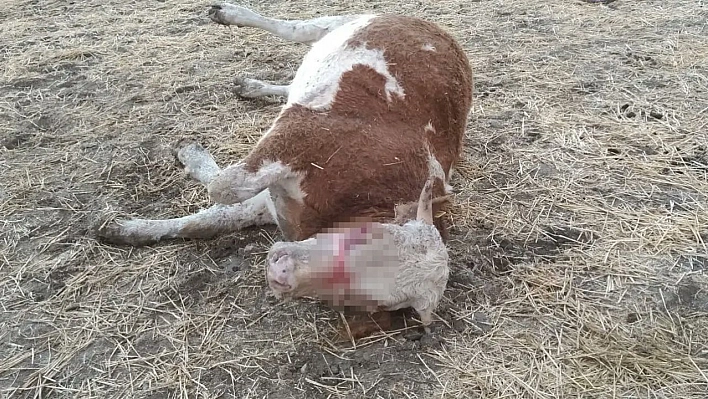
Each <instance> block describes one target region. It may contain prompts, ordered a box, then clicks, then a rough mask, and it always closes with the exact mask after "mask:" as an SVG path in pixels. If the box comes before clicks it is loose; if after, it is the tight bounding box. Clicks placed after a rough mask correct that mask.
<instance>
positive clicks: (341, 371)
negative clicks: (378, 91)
mask: <svg viewBox="0 0 708 399" xmlns="http://www.w3.org/2000/svg"><path fill="white" fill-rule="evenodd" d="M210 4H211V3H204V2H196V3H195V2H190V1H185V0H174V1H169V2H167V1H164V0H158V1H152V2H138V1H131V0H123V1H117V0H103V1H95V0H85V1H80V2H79V1H76V2H74V1H55V0H43V1H38V0H5V1H4V3H3V6H2V7H0V23H1V26H2V28H1V29H0V50H1V52H2V60H1V61H0V63H1V67H0V77H1V79H0V226H1V231H0V305H1V306H2V308H1V312H0V392H2V395H3V397H17V398H25V397H27V398H40V397H41V398H60V397H67V398H108V397H110V398H187V397H189V398H197V397H198V398H231V397H235V398H251V397H253V398H255V397H258V398H265V397H270V398H320V397H322V398H329V397H366V398H379V397H380V398H394V397H395V398H402V397H407V398H414V397H418V398H429V397H456V398H457V397H460V398H503V397H513V398H517V397H519V398H575V397H582V398H609V397H613V398H614V397H622V398H635V397H636V398H639V397H641V398H679V397H680V398H705V397H707V395H708V248H707V245H706V242H707V241H708V198H707V196H708V25H707V24H708V22H707V21H708V3H706V2H705V1H703V0H673V1H654V0H646V1H641V2H632V1H624V0H617V1H613V2H610V3H608V4H602V3H592V2H587V1H582V0H577V1H572V0H562V1H561V0H557V1H546V2H538V1H530V0H518V1H511V0H481V1H467V0H443V1H427V0H420V1H414V2H395V1H381V0H362V1H357V2H334V1H329V0H320V1H314V0H312V1H307V0H297V1H281V0H274V1H270V2H249V3H243V5H246V6H248V7H253V8H254V9H256V10H257V11H259V12H262V13H264V14H266V15H271V16H274V17H280V18H312V17H316V16H321V15H334V14H343V13H360V12H377V13H383V12H395V13H403V14H409V15H416V16H420V17H423V18H426V19H429V20H432V21H435V22H437V23H439V24H440V25H441V26H443V27H445V28H446V29H448V30H449V31H450V32H452V33H453V34H454V35H455V36H456V37H457V38H458V39H459V41H460V43H461V44H462V45H463V46H464V48H465V49H466V51H467V53H468V55H469V58H470V62H471V63H472V66H473V69H474V71H475V77H476V81H475V96H474V109H473V112H472V113H471V115H470V121H469V125H468V133H467V137H466V141H465V147H466V148H465V159H464V162H463V165H462V166H461V167H460V168H459V172H458V174H457V175H456V176H455V178H454V180H453V186H454V187H455V191H456V194H455V198H454V202H455V205H454V207H453V209H452V211H451V217H452V220H453V221H454V224H455V225H454V228H453V230H452V235H451V240H450V242H449V247H450V251H451V255H452V262H453V264H452V275H451V279H450V282H449V287H448V290H447V291H446V294H445V299H444V301H443V303H442V305H441V306H440V308H439V309H438V311H437V313H436V314H437V321H436V323H435V328H434V331H433V334H431V335H429V336H428V335H422V334H421V333H420V331H419V330H418V329H417V327H415V326H410V327H406V326H405V325H404V326H402V328H401V329H400V330H399V331H396V332H393V333H386V334H384V333H381V334H377V335H375V336H373V337H370V338H367V339H364V340H362V341H360V342H356V343H346V342H345V343H342V342H336V341H335V340H334V339H333V336H334V333H335V329H336V327H337V325H338V323H339V322H340V317H339V315H338V314H337V313H335V312H333V311H331V310H329V309H327V308H326V307H324V306H322V305H320V304H318V303H315V302H307V301H302V302H288V303H278V302H277V301H275V300H274V299H273V298H272V297H269V296H268V295H267V289H266V283H265V278H264V273H263V258H264V255H265V252H266V251H267V249H268V247H269V244H270V242H272V240H276V239H278V238H279V237H278V232H277V231H276V230H275V229H274V228H266V229H261V228H252V229H247V230H244V231H242V232H240V233H238V234H234V235H230V236H226V237H221V238H218V239H214V240H195V241H182V240H179V241H172V242H165V243H161V244H159V245H153V246H150V247H143V248H130V247H118V246H111V245H106V244H103V243H101V242H99V241H98V240H97V238H96V235H95V233H94V228H95V227H96V224H97V223H99V222H100V221H102V220H104V219H105V218H106V217H113V216H116V215H118V216H122V217H125V216H137V217H150V218H161V217H177V216H183V215H186V214H189V213H192V212H195V211H197V210H198V209H200V208H203V207H206V206H208V204H209V202H208V198H207V195H206V193H205V190H204V189H203V188H202V187H200V186H199V185H198V183H195V182H192V181H191V180H189V179H188V178H186V177H185V175H184V173H183V172H182V170H181V168H180V167H179V165H178V163H177V162H176V160H175V158H174V156H173V155H172V153H171V146H172V145H174V143H176V142H177V141H178V140H179V139H180V138H183V137H190V138H193V139H195V140H197V141H199V142H201V143H202V144H203V145H204V146H205V147H206V148H207V149H208V150H209V151H211V152H212V153H213V154H214V155H215V158H216V159H217V161H218V162H219V163H220V165H227V164H229V163H231V162H233V161H235V160H237V159H238V158H239V157H241V156H243V155H244V154H245V153H246V152H247V151H248V149H249V148H250V147H251V146H252V145H253V144H254V143H255V141H256V140H257V138H258V137H259V135H260V134H261V133H262V132H263V131H264V130H265V129H267V128H268V127H269V125H270V123H271V122H272V120H273V118H274V116H275V115H276V114H277V112H278V109H279V107H280V105H281V104H282V101H281V100H279V99H276V98H273V99H264V100H257V101H251V100H243V99H240V98H238V97H237V96H235V95H234V94H233V92H232V89H233V85H234V79H235V78H236V77H237V76H248V77H253V78H259V79H265V80H269V81H272V82H287V81H289V80H290V79H292V77H293V75H294V72H295V70H296V68H297V67H298V65H299V62H300V59H301V57H302V55H303V54H304V53H305V52H306V51H307V47H306V46H304V45H299V44H293V43H287V42H285V41H283V40H280V39H278V38H276V37H274V36H272V35H270V34H268V33H266V32H262V31H258V30H255V29H246V28H243V29H235V28H234V29H229V28H226V27H223V26H218V25H216V24H214V23H212V22H211V21H209V19H208V18H207V14H206V12H207V9H208V7H209V6H210ZM421 78H424V77H421ZM410 316H411V315H409V317H407V318H405V319H402V320H403V322H405V323H406V324H408V323H409V321H410V318H411V317H410ZM412 317H413V318H414V317H415V315H412Z"/></svg>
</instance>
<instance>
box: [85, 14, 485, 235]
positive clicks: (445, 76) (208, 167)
mask: <svg viewBox="0 0 708 399" xmlns="http://www.w3.org/2000/svg"><path fill="white" fill-rule="evenodd" d="M209 16H210V18H211V19H212V20H213V21H215V22H217V23H220V24H225V25H235V26H239V27H254V28H260V29H264V30H266V31H269V32H271V33H273V34H275V35H277V36H279V37H281V38H283V39H286V40H291V41H295V42H301V43H307V44H311V45H312V46H311V49H310V51H309V52H308V53H307V55H306V56H305V57H304V59H303V61H302V64H301V66H300V67H299V69H298V70H297V73H296V75H295V78H294V79H293V81H292V82H291V83H290V84H289V85H284V86H278V85H273V84H269V83H265V82H261V81H257V80H252V79H239V81H238V84H239V87H238V90H239V91H240V93H239V94H240V95H241V96H243V97H248V98H254V97H260V96H267V95H278V96H287V102H286V104H285V105H284V106H283V108H282V110H281V112H280V114H279V115H278V117H277V118H276V119H275V121H274V122H273V125H272V127H271V128H270V129H269V130H268V131H267V132H266V133H265V134H264V135H263V136H262V137H261V139H260V141H259V142H258V143H257V144H256V146H255V147H254V148H253V150H252V151H251V152H250V153H249V154H248V155H247V156H246V157H245V158H244V159H242V160H240V161H239V162H237V163H235V164H232V165H230V166H228V167H226V168H224V169H221V168H220V167H219V166H217V164H216V162H215V161H214V159H213V158H212V157H211V155H209V154H208V153H207V152H206V150H204V149H203V148H202V147H201V146H200V145H198V144H190V145H187V146H185V147H183V148H182V149H181V150H180V151H179V153H178V158H179V159H180V161H181V162H182V163H183V164H184V166H185V169H186V171H187V173H188V174H189V175H190V176H191V177H193V178H195V179H196V180H198V181H200V182H201V183H203V184H204V185H205V186H206V188H207V190H208V192H209V195H210V198H211V199H212V200H213V201H214V202H215V204H214V205H213V206H211V207H209V208H207V209H204V210H202V211H200V212H198V213H195V214H192V215H188V216H185V217H181V218H175V219H163V220H151V219H132V220H125V221H118V222H112V223H110V224H107V225H106V226H104V227H102V228H101V229H100V230H99V235H100V236H102V237H103V238H104V239H105V240H107V241H109V242H113V243H123V244H130V245H145V244H150V243H155V242H157V241H160V240H164V239H170V238H209V237H214V236H216V235H219V234H226V233H230V232H234V231H236V230H238V229H241V228H244V227H246V226H252V225H264V224H273V223H275V224H277V226H278V227H279V229H280V230H281V232H282V234H283V236H284V239H285V240H290V241H298V240H304V239H307V238H309V237H311V236H313V235H314V234H316V233H318V232H320V231H322V230H323V229H325V228H329V227H331V226H333V225H336V224H337V223H339V222H346V221H349V220H352V219H358V220H361V219H369V220H372V221H390V220H392V219H393V217H394V207H395V206H396V205H400V204H406V203H416V202H417V200H418V197H419V194H420V193H421V189H422V188H423V186H424V185H425V183H426V180H427V179H428V177H429V170H430V168H431V166H435V167H441V168H442V170H443V171H444V175H445V178H444V179H437V181H436V184H435V186H434V189H433V191H434V193H433V195H434V196H435V197H442V196H444V195H446V194H448V192H449V191H448V190H449V179H450V173H451V172H452V168H453V166H454V165H455V163H456V161H457V160H458V158H459V156H460V152H461V146H462V139H463V134H464V131H465V126H466V123H467V116H468V113H469V111H470V107H471V98H472V71H471V68H470V64H469V61H468V59H467V57H466V55H465V53H464V52H463V51H462V49H461V48H460V46H459V45H458V44H457V43H456V41H455V40H454V39H453V37H451V36H450V35H449V34H448V33H446V32H445V31H443V30H441V29H440V28H439V27H437V26H436V25H434V24H432V23H430V22H426V21H424V20H421V19H418V18H413V17H407V16H396V15H381V16H376V15H353V16H333V17H322V18H316V19H312V20H303V21H295V20H289V21H288V20H278V19H272V18H267V17H264V16H262V15H259V14H257V13H255V12H253V11H251V10H248V9H246V8H244V7H240V6H236V5H233V4H228V3H224V4H221V5H219V6H213V7H212V9H211V10H210V12H209ZM436 226H437V227H438V228H439V229H440V230H441V233H443V234H444V231H442V230H444V228H443V227H442V225H441V224H440V223H438V221H436Z"/></svg>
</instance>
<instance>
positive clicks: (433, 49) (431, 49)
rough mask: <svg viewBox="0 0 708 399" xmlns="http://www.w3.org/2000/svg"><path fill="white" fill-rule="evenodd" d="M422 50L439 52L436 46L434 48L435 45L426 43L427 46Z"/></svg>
mask: <svg viewBox="0 0 708 399" xmlns="http://www.w3.org/2000/svg"><path fill="white" fill-rule="evenodd" d="M421 49H422V50H423V51H437V50H436V49H435V46H433V45H432V44H430V43H425V44H424V45H423V47H421Z"/></svg>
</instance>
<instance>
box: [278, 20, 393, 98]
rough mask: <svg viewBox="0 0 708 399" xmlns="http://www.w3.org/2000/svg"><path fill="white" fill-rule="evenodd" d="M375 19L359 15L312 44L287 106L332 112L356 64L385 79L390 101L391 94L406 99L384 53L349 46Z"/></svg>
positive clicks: (295, 80) (294, 83) (298, 73)
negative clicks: (341, 86)
mask: <svg viewBox="0 0 708 399" xmlns="http://www.w3.org/2000/svg"><path fill="white" fill-rule="evenodd" d="M373 18H375V16H374V15H364V16H360V17H359V18H357V19H355V20H354V21H351V22H349V23H346V24H344V25H342V26H340V27H338V28H337V29H335V30H333V31H332V32H330V33H329V34H327V35H325V36H324V37H323V38H322V39H320V40H319V41H318V42H316V43H314V44H313V45H312V49H310V51H309V52H308V53H307V55H305V58H304V59H303V61H302V64H301V65H300V68H298V70H297V73H296V74H295V78H294V79H293V82H292V83H291V84H290V94H289V96H288V102H287V104H286V107H287V106H290V105H292V104H300V105H302V106H305V107H307V108H310V109H313V110H327V109H329V107H330V106H331V105H332V102H333V101H334V98H335V96H336V95H337V92H338V91H339V81H340V79H341V77H342V75H343V74H344V73H345V72H347V71H350V70H351V69H352V68H353V67H354V65H357V64H363V65H367V66H369V67H371V68H373V69H374V70H375V71H376V72H378V73H380V74H381V75H382V76H384V77H385V78H386V85H385V91H386V97H387V99H388V100H389V101H391V95H392V94H396V95H397V96H399V97H401V98H403V97H405V93H404V91H403V88H402V87H401V86H400V85H399V83H398V81H397V80H396V78H394V77H393V76H392V75H391V73H390V72H389V70H388V67H387V64H386V59H385V58H384V56H383V50H374V49H367V48H366V47H365V46H361V47H349V46H348V45H347V42H348V41H349V40H350V39H351V38H352V36H354V35H355V34H356V33H357V32H358V31H359V30H360V29H362V28H364V27H366V26H367V25H368V24H369V22H370V21H371V19H373Z"/></svg>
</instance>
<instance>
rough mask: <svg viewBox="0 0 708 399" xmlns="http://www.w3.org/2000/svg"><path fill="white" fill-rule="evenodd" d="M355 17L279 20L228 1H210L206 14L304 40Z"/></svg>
mask: <svg viewBox="0 0 708 399" xmlns="http://www.w3.org/2000/svg"><path fill="white" fill-rule="evenodd" d="M358 17H359V16H358V15H342V16H328V17H320V18H314V19H307V20H283V19H275V18H268V17H264V16H263V15H260V14H258V13H256V12H255V11H252V10H249V9H248V8H246V7H242V6H237V5H235V4H231V3H221V4H218V5H213V6H212V7H211V9H210V10H209V18H211V20H212V21H214V22H216V23H218V24H222V25H233V26H237V27H244V26H248V27H252V28H259V29H263V30H265V31H268V32H270V33H272V34H274V35H276V36H278V37H280V38H282V39H285V40H289V41H293V42H298V43H306V44H312V43H314V42H316V41H318V40H320V39H321V38H322V37H323V36H324V35H326V34H327V33H329V32H331V31H332V30H334V29H336V28H338V27H339V26H341V25H343V24H345V23H347V22H350V21H352V20H354V19H356V18H358Z"/></svg>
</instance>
